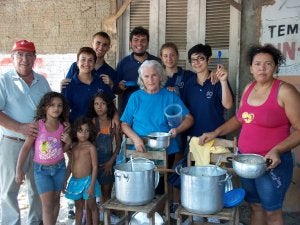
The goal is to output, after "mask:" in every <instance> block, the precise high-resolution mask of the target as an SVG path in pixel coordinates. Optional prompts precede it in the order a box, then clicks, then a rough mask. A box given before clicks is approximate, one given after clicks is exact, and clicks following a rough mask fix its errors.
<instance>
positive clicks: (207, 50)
mask: <svg viewBox="0 0 300 225" xmlns="http://www.w3.org/2000/svg"><path fill="white" fill-rule="evenodd" d="M195 53H196V54H200V53H202V54H203V55H205V57H206V61H208V59H209V58H210V57H211V56H212V51H211V47H210V45H208V44H205V45H203V44H197V45H195V46H193V47H192V48H190V50H189V51H188V59H189V63H191V56H192V54H195Z"/></svg>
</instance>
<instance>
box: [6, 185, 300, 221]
mask: <svg viewBox="0 0 300 225" xmlns="http://www.w3.org/2000/svg"><path fill="white" fill-rule="evenodd" d="M18 199H19V205H20V208H21V225H26V215H27V211H28V202H27V197H26V186H22V187H21V191H20V194H19V197H18ZM299 201H300V200H299ZM284 220H285V225H300V212H295V213H287V212H285V213H284ZM73 222H74V220H72V219H68V204H67V199H66V198H65V197H64V196H63V195H62V196H61V210H60V213H59V218H58V221H57V223H56V224H57V225H72V224H73ZM240 223H241V224H243V225H250V212H249V208H248V206H247V204H246V203H243V204H242V205H241V206H240ZM102 224H103V223H102ZM171 224H172V225H175V224H176V221H175V220H172V221H171ZM1 225H5V224H1Z"/></svg>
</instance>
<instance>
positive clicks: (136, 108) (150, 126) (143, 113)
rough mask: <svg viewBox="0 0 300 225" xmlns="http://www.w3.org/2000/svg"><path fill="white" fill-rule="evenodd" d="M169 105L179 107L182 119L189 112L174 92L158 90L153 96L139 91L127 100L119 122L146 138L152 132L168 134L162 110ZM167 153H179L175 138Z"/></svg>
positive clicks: (167, 126)
mask: <svg viewBox="0 0 300 225" xmlns="http://www.w3.org/2000/svg"><path fill="white" fill-rule="evenodd" d="M170 104H179V105H180V106H181V108H182V117H183V118H184V117H185V116H186V115H187V114H188V113H189V110H188V109H187V108H186V106H185V105H184V104H183V102H182V101H181V99H180V98H179V97H178V96H177V95H176V94H175V93H174V92H171V91H168V90H166V89H165V88H162V89H160V91H159V92H157V93H155V94H149V93H147V92H146V91H144V90H139V91H136V92H135V93H133V94H132V95H131V97H130V98H129V101H128V104H127V106H126V109H125V111H124V113H123V115H122V117H121V119H120V120H121V121H122V122H124V123H127V124H128V125H129V126H131V127H132V129H133V130H134V131H135V132H136V133H137V134H138V135H139V136H146V135H148V134H149V133H152V132H169V131H170V127H169V125H168V121H167V118H166V116H165V115H164V109H165V108H166V107H167V106H168V105H170ZM167 151H168V154H173V153H176V152H178V151H179V146H178V143H177V141H176V139H175V138H171V142H170V146H169V147H168V148H167Z"/></svg>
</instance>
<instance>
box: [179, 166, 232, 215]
mask: <svg viewBox="0 0 300 225" xmlns="http://www.w3.org/2000/svg"><path fill="white" fill-rule="evenodd" d="M177 173H178V174H180V177H181V202H182V206H183V207H184V208H185V209H186V210H188V211H190V212H192V213H199V214H215V213H218V212H219V211H221V210H222V209H223V206H224V200H223V199H224V190H225V182H226V180H227V179H228V178H229V176H228V175H227V171H226V170H224V169H222V168H221V167H218V166H214V165H208V166H191V167H184V168H178V169H177Z"/></svg>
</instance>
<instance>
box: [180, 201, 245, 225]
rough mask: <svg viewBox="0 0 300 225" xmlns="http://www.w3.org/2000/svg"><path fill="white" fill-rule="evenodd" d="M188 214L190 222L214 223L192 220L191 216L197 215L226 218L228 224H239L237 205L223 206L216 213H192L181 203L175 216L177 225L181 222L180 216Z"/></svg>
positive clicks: (206, 224)
mask: <svg viewBox="0 0 300 225" xmlns="http://www.w3.org/2000/svg"><path fill="white" fill-rule="evenodd" d="M183 215H185V216H188V219H189V221H190V224H203V225H208V224H214V225H216V223H209V222H192V217H193V216H197V217H204V218H216V219H220V220H227V221H229V225H239V218H240V217H239V209H238V207H234V208H223V210H222V211H221V212H218V213H216V214H212V215H209V214H198V213H192V212H189V211H187V210H186V209H184V208H183V207H182V206H181V205H180V206H178V208H177V210H176V212H175V216H176V218H177V225H181V224H182V222H183V221H182V216H183Z"/></svg>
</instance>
